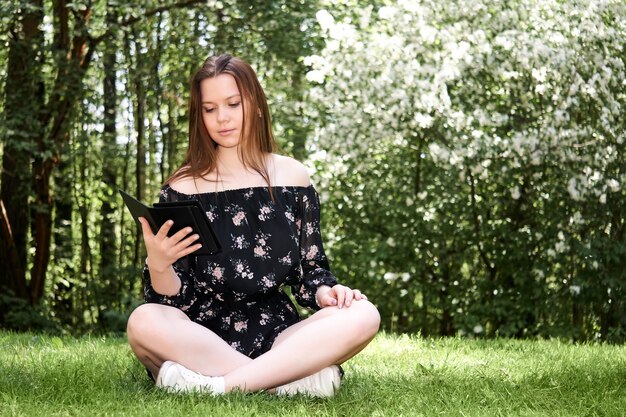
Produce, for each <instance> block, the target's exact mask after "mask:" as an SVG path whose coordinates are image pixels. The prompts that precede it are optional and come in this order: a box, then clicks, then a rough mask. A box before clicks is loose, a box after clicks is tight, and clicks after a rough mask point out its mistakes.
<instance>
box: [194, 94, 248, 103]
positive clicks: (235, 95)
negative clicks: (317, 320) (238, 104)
mask: <svg viewBox="0 0 626 417" xmlns="http://www.w3.org/2000/svg"><path fill="white" fill-rule="evenodd" d="M240 96H241V94H233V95H232V96H228V97H226V98H225V99H224V100H230V99H231V98H235V97H240ZM209 103H213V102H212V101H203V102H202V104H209Z"/></svg>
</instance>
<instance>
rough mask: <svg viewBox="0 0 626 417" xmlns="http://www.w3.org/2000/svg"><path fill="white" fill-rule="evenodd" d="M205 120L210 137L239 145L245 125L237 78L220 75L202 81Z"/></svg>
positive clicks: (229, 145)
mask: <svg viewBox="0 0 626 417" xmlns="http://www.w3.org/2000/svg"><path fill="white" fill-rule="evenodd" d="M200 96H201V101H202V121H203V122H204V126H205V127H206V130H207V132H208V133H209V136H210V137H211V139H213V141H215V143H217V144H218V145H219V146H222V147H224V148H233V147H236V146H237V145H239V140H240V138H241V131H242V127H243V99H242V97H241V94H240V93H239V88H237V82H236V81H235V78H234V77H233V76H232V75H230V74H220V75H218V76H217V77H214V78H207V79H204V80H202V81H201V82H200Z"/></svg>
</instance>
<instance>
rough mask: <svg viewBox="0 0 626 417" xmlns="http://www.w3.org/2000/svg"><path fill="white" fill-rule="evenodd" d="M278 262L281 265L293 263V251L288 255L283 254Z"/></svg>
mask: <svg viewBox="0 0 626 417" xmlns="http://www.w3.org/2000/svg"><path fill="white" fill-rule="evenodd" d="M278 262H279V263H280V264H281V265H289V264H291V252H289V253H288V254H287V255H286V256H283V257H282V258H279V259H278Z"/></svg>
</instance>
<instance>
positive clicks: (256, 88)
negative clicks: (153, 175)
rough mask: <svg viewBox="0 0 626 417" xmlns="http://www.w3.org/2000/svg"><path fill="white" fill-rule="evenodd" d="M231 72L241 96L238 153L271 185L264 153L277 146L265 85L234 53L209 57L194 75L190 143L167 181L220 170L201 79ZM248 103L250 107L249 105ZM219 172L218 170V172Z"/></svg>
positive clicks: (190, 105)
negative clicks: (204, 108)
mask: <svg viewBox="0 0 626 417" xmlns="http://www.w3.org/2000/svg"><path fill="white" fill-rule="evenodd" d="M221 74H230V75H232V76H233V78H234V79H235V81H236V82H237V87H238V88H239V93H240V94H241V96H242V100H241V105H242V107H243V126H242V130H241V138H240V141H239V156H240V158H241V161H242V162H243V164H244V166H245V167H250V168H251V169H253V170H254V171H256V172H258V173H259V174H261V176H262V177H263V179H264V180H265V181H266V182H267V185H268V187H269V186H270V185H271V181H270V176H269V172H268V169H267V166H266V163H265V159H264V156H265V154H267V153H272V152H274V151H275V150H276V141H275V140H274V134H273V133H272V125H271V119H270V111H269V107H268V105H267V99H266V98H265V93H264V92H263V88H262V87H261V84H260V83H259V80H258V79H257V76H256V74H255V72H254V70H253V69H252V67H251V66H250V65H249V64H248V63H247V62H245V61H243V60H242V59H239V58H236V57H233V56H231V55H219V56H213V57H210V58H208V59H207V60H206V61H204V64H203V65H202V68H200V69H199V70H198V71H197V72H196V73H195V74H194V76H193V77H192V79H191V94H190V97H189V147H188V148H187V155H186V157H185V160H184V162H183V164H182V165H181V167H180V168H179V169H177V170H176V172H174V174H172V175H171V176H170V177H169V178H168V179H167V180H166V181H165V184H168V183H170V182H172V181H174V180H175V179H178V178H183V177H192V178H194V179H195V178H198V177H203V176H204V175H207V174H209V173H210V172H212V171H213V170H217V153H216V149H217V144H216V143H215V142H214V141H213V139H211V137H210V136H209V133H208V132H207V129H206V127H205V126H204V122H203V120H202V93H201V90H200V83H201V82H202V81H203V80H205V79H207V78H215V77H217V76H218V75H221ZM247 106H249V107H250V108H249V109H248V108H247ZM218 174H219V173H218Z"/></svg>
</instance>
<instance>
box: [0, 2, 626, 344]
mask: <svg viewBox="0 0 626 417" xmlns="http://www.w3.org/2000/svg"><path fill="white" fill-rule="evenodd" d="M624 39H626V4H625V3H624V2H623V1H621V0H606V1H605V0H597V1H591V0H582V1H575V2H564V1H550V0H548V1H531V0H514V1H507V2H500V1H487V0H478V1H472V2H465V1H460V0H459V1H455V0H445V1H426V0H419V1H418V0H416V1H408V0H398V1H382V0H381V1H355V0H337V1H327V0H316V1H308V0H306V1H305V0H302V1H287V0H284V1H281V0H277V1H255V0H248V1H243V0H223V1H213V0H208V1H207V0H202V1H196V0H186V1H184V0H181V1H178V2H176V1H168V2H157V1H143V2H141V3H140V4H136V2H130V1H126V0H107V1H80V0H79V1H74V2H69V1H63V0H55V1H49V0H29V1H26V0H8V1H3V2H2V4H0V45H2V46H1V47H0V111H1V119H0V141H1V144H0V153H1V157H2V176H1V178H0V203H1V207H0V208H1V211H0V287H1V288H2V290H1V291H0V327H2V328H5V329H12V330H36V331H42V330H43V331H47V332H52V333H57V334H73V335H78V334H85V333H92V332H103V333H109V332H123V331H124V329H125V323H126V318H127V316H128V314H129V313H130V311H131V310H132V308H134V307H135V306H136V305H138V304H139V303H140V302H141V300H142V289H141V288H142V282H141V280H142V278H141V273H140V271H141V269H142V266H143V260H144V256H145V254H144V248H143V245H142V243H141V240H140V235H139V234H138V229H137V227H136V225H135V224H134V223H133V221H132V219H131V218H130V215H129V214H128V212H127V210H126V208H125V207H124V205H123V203H122V201H121V199H120V197H119V195H118V193H117V189H118V188H122V189H125V190H127V191H128V192H130V193H131V194H135V195H136V196H137V197H138V198H139V199H141V200H144V201H156V200H157V196H158V191H159V188H160V186H161V184H162V182H163V181H164V179H165V178H166V177H167V176H168V174H169V173H170V172H171V171H172V170H173V169H175V168H176V167H177V166H178V165H179V163H180V162H181V161H182V158H183V157H184V153H185V149H186V144H187V134H186V131H187V99H188V90H189V88H188V80H189V77H190V75H191V74H192V73H193V72H194V71H195V70H196V69H197V68H198V67H199V65H200V64H201V63H202V61H203V60H204V59H205V58H206V57H207V56H209V55H213V54H218V53H224V52H228V53H232V54H234V55H237V56H240V57H242V58H244V59H245V60H247V61H249V62H250V63H251V64H252V65H253V67H254V68H255V70H256V71H257V74H258V75H259V77H260V79H261V83H262V85H263V87H264V88H265V91H266V94H267V96H268V100H269V104H270V109H271V112H272V118H273V123H274V128H275V133H276V137H277V139H278V141H279V143H280V145H281V147H282V149H283V151H284V152H285V153H287V154H289V155H292V156H294V157H296V158H298V159H300V160H302V161H303V162H305V163H306V164H307V165H308V166H309V167H311V169H312V172H311V174H312V180H313V182H314V183H315V185H316V188H317V189H318V191H319V192H320V196H321V199H322V204H323V205H322V208H323V211H322V215H323V219H322V221H323V223H322V227H323V234H324V238H325V248H326V252H327V255H328V256H329V258H330V261H331V267H332V268H333V271H334V272H335V274H336V275H337V276H338V277H339V279H340V280H341V281H342V282H343V283H345V284H347V285H350V286H352V287H355V288H360V289H362V290H363V291H364V292H366V293H367V294H368V296H369V297H370V299H371V300H372V301H373V302H374V303H375V304H376V305H377V306H378V308H379V310H380V312H381V315H382V326H383V328H384V329H386V330H388V331H390V332H407V333H408V332H410V333H417V332H420V333H421V334H422V335H431V336H438V335H444V336H445V335H459V336H462V337H499V336H504V337H515V338H562V339H568V340H577V341H582V340H602V341H611V342H617V343H620V342H623V341H624V340H625V339H626V303H625V300H624V291H625V287H624V283H625V279H626V204H625V203H626V187H625V184H626V159H625V155H624V153H625V151H626V144H625V137H624V127H625V124H626V118H625V117H624V109H625V107H626V93H625V91H626V71H625V64H626V46H625V45H626V44H625V42H624Z"/></svg>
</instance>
